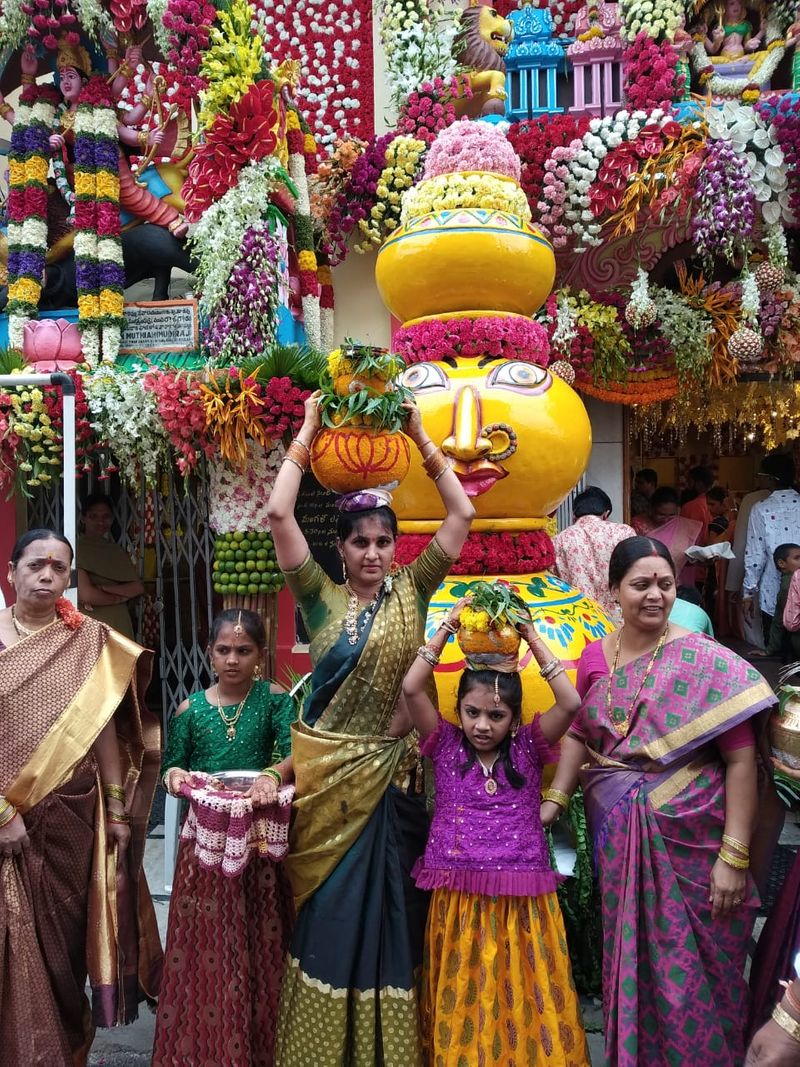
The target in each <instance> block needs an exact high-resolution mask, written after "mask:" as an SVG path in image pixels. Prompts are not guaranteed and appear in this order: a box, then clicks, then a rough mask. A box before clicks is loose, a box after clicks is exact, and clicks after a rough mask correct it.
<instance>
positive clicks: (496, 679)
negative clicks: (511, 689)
mask: <svg viewBox="0 0 800 1067" xmlns="http://www.w3.org/2000/svg"><path fill="white" fill-rule="evenodd" d="M494 706H495V707H496V708H499V707H500V675H499V674H495V676H494Z"/></svg>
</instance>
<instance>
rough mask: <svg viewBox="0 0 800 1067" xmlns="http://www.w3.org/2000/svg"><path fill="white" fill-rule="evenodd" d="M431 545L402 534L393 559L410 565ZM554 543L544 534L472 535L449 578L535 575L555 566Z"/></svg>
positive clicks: (420, 537)
mask: <svg viewBox="0 0 800 1067" xmlns="http://www.w3.org/2000/svg"><path fill="white" fill-rule="evenodd" d="M429 541H430V537H428V536H427V535H426V534H401V535H400V537H398V539H397V552H396V554H395V558H396V560H397V562H398V563H399V564H400V565H401V566H403V565H405V564H407V563H412V562H413V561H414V560H415V559H416V558H417V556H418V555H419V554H420V552H422V550H423V549H424V548H425V546H426V545H427V544H428V542H429ZM555 560H556V557H555V550H554V549H553V542H552V540H551V538H550V535H549V534H548V533H547V531H546V530H529V531H527V532H526V533H518V534H511V533H497V534H490V533H471V534H470V535H469V537H467V540H466V542H465V544H464V547H463V548H462V549H461V555H460V556H459V557H458V562H457V563H455V564H454V565H453V566H452V567H451V568H450V573H451V574H535V573H536V572H537V571H546V570H550V568H551V567H553V566H554V565H555Z"/></svg>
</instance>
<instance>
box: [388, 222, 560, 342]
mask: <svg viewBox="0 0 800 1067" xmlns="http://www.w3.org/2000/svg"><path fill="white" fill-rule="evenodd" d="M555 271H556V265H555V256H554V255H553V247H552V245H551V244H550V242H549V241H548V240H547V238H546V237H545V236H544V234H542V233H541V231H540V230H537V229H536V228H535V227H534V226H531V225H530V224H529V223H527V222H524V221H523V220H522V219H521V218H520V216H519V215H512V214H509V213H508V212H505V211H487V210H484V209H482V208H461V209H458V210H455V211H434V212H430V213H429V214H427V215H421V216H420V217H419V218H416V219H413V220H412V221H410V222H409V223H408V224H407V225H406V226H401V227H400V228H399V229H397V230H395V232H394V233H393V234H392V236H391V237H389V238H388V239H387V240H386V241H385V242H384V244H383V246H382V247H381V250H380V251H379V253H378V259H377V263H376V266H375V280H376V281H377V284H378V289H379V291H380V294H381V297H382V299H383V301H384V303H385V304H386V306H387V307H388V308H389V310H390V311H391V312H392V314H393V315H395V316H396V317H397V318H398V319H399V320H400V321H401V322H406V321H407V320H408V319H414V318H420V317H422V316H425V315H446V314H451V313H453V312H458V311H469V310H470V309H472V308H475V307H476V306H479V307H484V308H492V309H493V311H494V312H498V311H500V312H503V311H506V312H511V313H512V314H517V315H533V314H534V312H535V311H536V310H537V309H538V308H540V307H541V305H542V304H543V303H544V301H545V300H546V299H547V297H548V295H549V293H550V290H551V289H552V288H553V282H554V280H555Z"/></svg>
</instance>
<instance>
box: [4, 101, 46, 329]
mask: <svg viewBox="0 0 800 1067" xmlns="http://www.w3.org/2000/svg"><path fill="white" fill-rule="evenodd" d="M58 100H59V96H58V93H57V92H56V91H55V89H52V88H49V87H46V86H38V85H29V86H27V87H26V88H25V89H24V91H23V93H22V96H21V98H20V103H19V105H18V107H17V110H16V112H15V116H14V127H13V130H12V133H11V150H10V152H9V193H8V308H7V310H8V315H9V324H8V329H9V344H10V346H11V348H14V349H21V348H22V333H23V328H24V326H25V323H26V321H27V320H28V319H30V318H33V317H35V316H36V315H37V314H38V310H39V298H40V297H41V294H42V285H43V284H44V267H45V257H46V255H47V171H48V168H49V164H50V144H49V137H50V131H51V129H52V126H53V119H54V118H55V113H56V106H57V103H58Z"/></svg>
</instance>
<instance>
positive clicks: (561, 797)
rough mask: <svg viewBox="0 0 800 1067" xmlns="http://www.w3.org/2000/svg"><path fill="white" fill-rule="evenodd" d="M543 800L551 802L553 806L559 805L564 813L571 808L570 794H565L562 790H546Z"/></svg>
mask: <svg viewBox="0 0 800 1067" xmlns="http://www.w3.org/2000/svg"><path fill="white" fill-rule="evenodd" d="M542 800H549V801H550V803H551V804H558V806H559V807H560V808H563V809H564V811H566V810H567V808H568V807H569V793H564V792H563V791H562V790H561V789H553V788H552V786H551V787H550V789H545V791H544V792H543V793H542Z"/></svg>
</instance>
